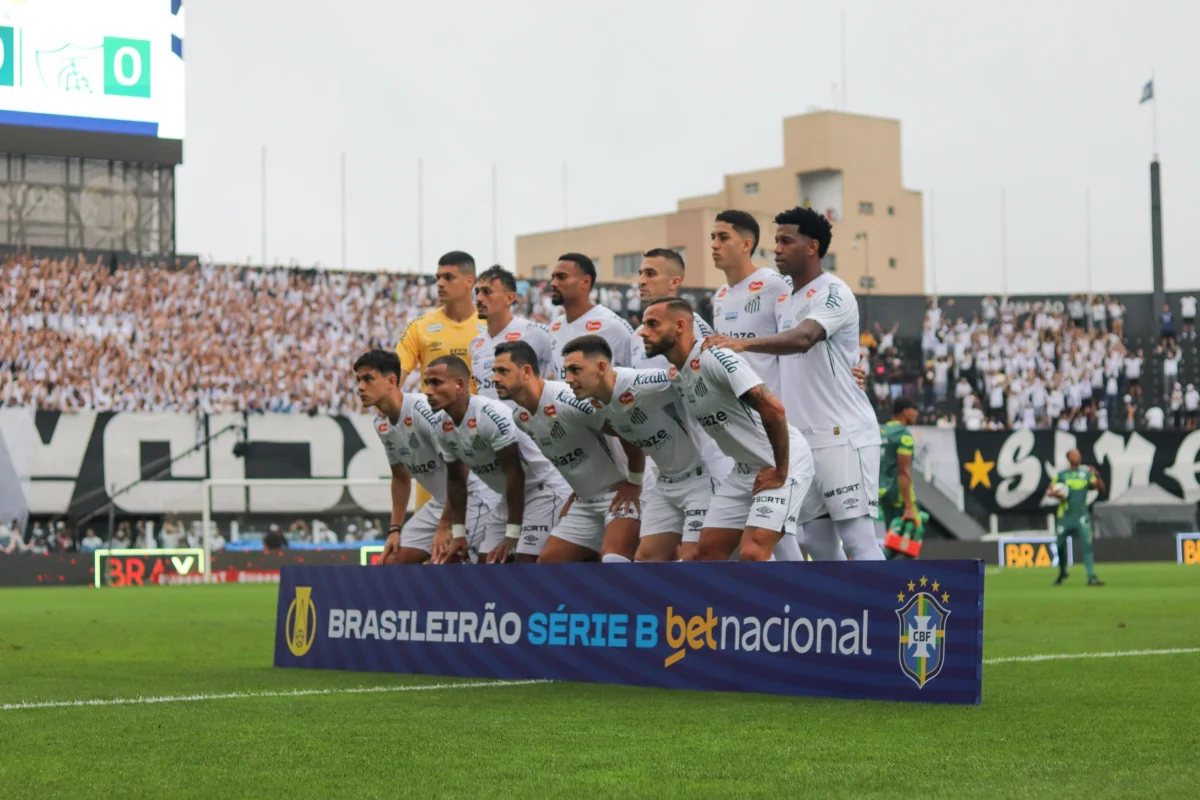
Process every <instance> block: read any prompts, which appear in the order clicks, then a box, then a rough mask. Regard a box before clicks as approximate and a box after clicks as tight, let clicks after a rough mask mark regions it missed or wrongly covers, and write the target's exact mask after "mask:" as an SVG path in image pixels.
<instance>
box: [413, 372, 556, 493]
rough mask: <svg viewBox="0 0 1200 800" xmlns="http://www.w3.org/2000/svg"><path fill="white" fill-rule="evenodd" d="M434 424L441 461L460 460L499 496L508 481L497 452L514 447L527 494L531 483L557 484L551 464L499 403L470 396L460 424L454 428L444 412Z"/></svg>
mask: <svg viewBox="0 0 1200 800" xmlns="http://www.w3.org/2000/svg"><path fill="white" fill-rule="evenodd" d="M435 421H436V423H437V432H438V447H439V449H440V450H441V452H442V458H444V459H445V460H446V461H462V462H463V463H464V464H466V465H467V467H469V468H470V470H471V472H473V473H474V474H476V475H478V476H479V479H480V480H482V481H483V482H484V483H485V484H487V486H488V488H489V489H491V490H492V491H494V492H497V493H498V494H500V496H501V497H503V496H504V491H505V488H506V487H507V481H506V479H505V476H504V470H503V469H502V468H501V467H500V459H499V457H498V456H497V455H496V453H497V452H499V451H500V450H503V449H504V448H506V447H508V446H510V445H513V444H515V445H517V447H518V448H519V450H520V453H521V462H522V463H523V464H524V465H525V486H526V491H528V487H529V485H530V484H533V483H542V482H553V483H558V476H557V475H556V474H555V473H554V469H553V468H552V467H551V466H550V462H548V461H546V459H545V458H544V457H543V456H542V454H541V453H540V452H539V451H538V449H537V447H535V446H534V444H533V442H531V441H529V437H528V436H525V435H524V434H522V433H521V432H520V431H518V430H517V427H516V426H515V425H514V424H513V418H512V411H510V410H509V408H508V406H506V405H504V404H503V403H501V402H500V401H499V400H491V399H489V398H487V397H480V396H479V395H477V394H473V395H471V401H470V402H469V403H468V404H467V414H466V416H465V417H463V421H462V425H455V424H454V420H452V419H450V415H449V414H447V413H446V412H445V411H442V412H440V413H439V414H438V415H437V417H436V418H435Z"/></svg>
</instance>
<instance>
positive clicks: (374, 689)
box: [0, 680, 549, 711]
mask: <svg viewBox="0 0 1200 800" xmlns="http://www.w3.org/2000/svg"><path fill="white" fill-rule="evenodd" d="M548 682H549V681H542V680H528V681H487V682H479V683H428V684H416V685H400V686H356V687H352V688H349V689H294V690H292V691H290V692H223V693H221V694H184V695H173V696H168V697H117V698H113V699H111V700H59V701H52V702H46V703H5V704H4V705H0V711H20V710H22V709H27V708H74V707H77V706H138V705H153V704H155V703H198V702H201V701H204V700H237V699H247V700H256V699H258V698H261V697H313V696H317V695H329V694H376V693H383V692H432V691H437V690H440V689H498V688H501V687H504V686H528V685H530V684H535V683H548Z"/></svg>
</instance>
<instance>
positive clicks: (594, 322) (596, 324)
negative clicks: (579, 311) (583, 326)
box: [587, 319, 602, 333]
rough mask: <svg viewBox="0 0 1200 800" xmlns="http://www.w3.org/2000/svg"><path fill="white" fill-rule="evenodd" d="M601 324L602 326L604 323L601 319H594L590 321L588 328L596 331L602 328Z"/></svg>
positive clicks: (593, 331)
mask: <svg viewBox="0 0 1200 800" xmlns="http://www.w3.org/2000/svg"><path fill="white" fill-rule="evenodd" d="M601 326H602V323H601V322H600V320H598V319H594V320H591V321H590V322H588V324H587V329H588V332H589V333H595V332H596V331H598V330H600V328H601Z"/></svg>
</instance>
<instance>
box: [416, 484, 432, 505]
mask: <svg viewBox="0 0 1200 800" xmlns="http://www.w3.org/2000/svg"><path fill="white" fill-rule="evenodd" d="M413 483H416V481H413ZM431 499H432V498H431V496H430V494H429V492H427V491H425V487H424V486H422V485H421V484H419V483H417V497H416V499H415V500H414V501H413V502H414V503H415V507H414V510H415V509H419V508H420V507H421V506H423V505H425V504H426V503H428V502H429V501H430V500H431Z"/></svg>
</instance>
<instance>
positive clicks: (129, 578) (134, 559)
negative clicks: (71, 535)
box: [95, 547, 208, 588]
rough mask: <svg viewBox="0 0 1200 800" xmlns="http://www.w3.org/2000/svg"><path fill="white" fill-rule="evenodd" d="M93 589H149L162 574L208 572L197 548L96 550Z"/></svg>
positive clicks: (201, 550)
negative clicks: (134, 587)
mask: <svg viewBox="0 0 1200 800" xmlns="http://www.w3.org/2000/svg"><path fill="white" fill-rule="evenodd" d="M95 559H96V565H95V572H96V588H100V587H101V586H121V587H126V586H153V585H155V584H157V583H158V582H159V579H160V578H161V577H162V576H165V575H203V574H204V573H206V572H207V571H208V569H207V567H208V565H207V564H206V563H205V561H204V550H203V549H201V548H198V547H181V548H166V549H162V550H97V551H96V552H95Z"/></svg>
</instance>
